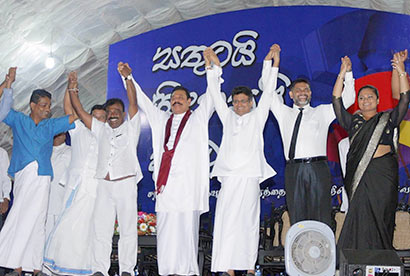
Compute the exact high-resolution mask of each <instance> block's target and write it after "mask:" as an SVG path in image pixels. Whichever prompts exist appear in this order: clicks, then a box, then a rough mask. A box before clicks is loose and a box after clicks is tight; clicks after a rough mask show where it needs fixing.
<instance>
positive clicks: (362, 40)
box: [107, 6, 410, 217]
mask: <svg viewBox="0 0 410 276" xmlns="http://www.w3.org/2000/svg"><path fill="white" fill-rule="evenodd" d="M408 29H410V17H409V16H406V15H398V14H392V13H384V12H378V11H370V10H362V9H352V8H338V7H325V6H320V7H319V6H318V7H315V6H304V7H298V6H293V7H269V8H259V9H251V10H243V11H238V12H230V13H224V14H217V15H212V16H206V17H202V18H199V19H194V20H188V21H184V22H181V23H178V24H174V25H172V26H168V27H164V28H161V29H158V30H154V31H150V32H147V33H144V34H141V35H138V36H135V37H132V38H129V39H126V40H123V41H120V42H118V43H115V44H113V45H111V46H110V54H109V65H108V83H107V98H112V97H119V98H122V99H123V100H124V101H125V102H127V99H126V93H125V90H124V88H123V85H122V81H121V78H120V75H119V74H118V71H117V63H118V62H120V61H123V62H128V63H129V64H130V66H131V67H132V69H133V76H134V78H135V80H136V81H137V82H138V83H139V84H140V86H141V87H142V89H143V90H144V92H145V93H146V94H147V95H148V96H149V97H150V98H151V99H152V100H153V102H154V103H155V104H156V105H157V106H158V107H160V108H161V109H163V110H170V106H169V99H170V91H171V90H172V88H173V87H174V86H176V85H180V84H181V85H183V86H185V87H187V88H188V89H189V90H190V91H191V96H193V101H192V108H193V109H195V108H196V106H197V102H198V98H199V97H201V95H202V94H203V93H204V92H205V90H206V77H205V71H204V70H205V68H204V60H203V58H202V51H203V50H204V49H205V47H206V46H211V47H212V48H213V49H214V50H215V52H216V53H217V54H218V56H219V59H220V60H221V62H222V67H223V78H224V80H225V82H224V84H223V87H222V90H223V91H224V92H225V94H226V95H227V101H228V102H231V98H230V92H231V90H232V88H233V87H235V86H237V85H246V86H249V87H251V88H252V91H253V93H254V95H255V96H256V99H257V100H258V99H259V96H260V93H261V83H260V77H261V70H262V63H263V59H264V57H265V55H266V53H267V52H268V50H269V48H270V46H271V45H272V44H273V43H278V44H280V45H281V48H282V52H281V64H280V74H279V80H278V86H277V92H278V93H280V94H282V95H283V96H284V101H285V102H286V103H287V104H289V105H291V103H292V101H291V100H290V98H289V95H288V93H287V89H286V88H287V86H288V85H289V84H290V82H291V80H293V79H295V78H298V77H306V78H308V79H310V80H311V87H312V106H316V105H318V104H321V103H330V102H331V93H332V88H333V84H334V81H335V80H336V77H337V74H338V72H339V68H340V58H341V57H342V56H345V55H348V56H350V58H351V59H352V62H353V72H354V76H355V78H356V79H357V81H359V80H360V79H361V78H364V77H365V76H367V75H374V76H375V77H374V78H373V79H376V80H377V86H378V88H379V90H380V91H381V94H382V98H381V101H384V98H385V99H386V100H385V101H384V102H388V104H387V106H385V107H384V108H391V107H392V106H393V105H394V103H395V102H394V101H393V100H392V99H391V88H390V74H389V72H390V71H391V66H390V59H391V57H392V53H394V52H395V51H398V50H401V49H405V48H406V47H408V46H409V45H410V35H409V32H408V31H407V30H408ZM367 80H368V78H367V79H366V81H367ZM370 82H371V80H370ZM383 97H384V98H383ZM142 115H143V114H142ZM142 117H143V118H142V130H141V137H140V143H139V147H138V157H139V160H140V163H141V167H142V170H143V174H144V178H143V180H142V181H141V182H140V183H139V198H138V200H139V205H140V207H141V209H142V210H144V211H148V212H153V211H154V200H155V194H154V184H153V181H152V171H153V162H152V146H151V132H150V128H149V125H148V123H147V120H146V119H145V118H144V116H142ZM209 131H210V133H209V137H210V141H209V150H210V157H211V164H210V167H212V165H213V161H214V160H215V156H216V154H217V152H218V146H219V145H220V142H221V136H222V126H221V123H220V121H219V119H218V117H217V115H216V114H214V115H213V116H212V118H211V120H210V123H209ZM409 135H410V134H409ZM264 136H265V155H266V158H267V161H268V163H269V164H270V165H271V166H272V167H273V168H274V169H275V170H276V172H277V175H276V176H275V177H273V178H271V179H269V180H267V181H265V182H264V183H262V184H261V197H262V217H263V216H264V215H265V214H267V213H269V212H270V208H271V206H272V203H273V204H274V206H276V207H279V206H281V205H283V204H285V191H284V166H285V159H284V156H283V148H282V141H281V138H280V133H279V128H278V124H277V122H276V120H275V118H274V117H273V115H272V114H271V115H270V116H269V118H268V121H267V123H266V127H265V132H264ZM345 136H346V133H345V132H344V131H343V130H341V128H340V127H339V126H338V125H337V124H335V123H334V124H333V125H332V126H331V128H330V130H329V138H328V157H329V165H330V168H331V172H332V175H333V188H332V195H333V196H334V202H333V203H334V204H335V205H337V204H339V202H340V192H341V190H340V187H341V186H342V185H343V184H342V177H341V171H340V166H339V163H338V162H339V161H338V160H339V158H338V152H337V143H338V142H339V141H340V140H341V139H342V138H343V137H345ZM401 149H402V150H403V152H406V153H405V156H407V153H410V151H409V149H410V148H409V147H408V146H406V145H401ZM193 154H195V153H193ZM408 166H409V164H408V161H406V160H404V161H403V162H402V164H401V165H400V168H401V169H400V173H401V177H400V179H401V186H402V189H401V191H400V195H399V198H400V199H403V200H406V201H407V197H408V193H409V189H408V188H406V185H408V184H407V182H406V181H407V179H408V177H409V176H407V175H406V174H405V173H406V172H405V168H406V167H408ZM210 169H211V168H210ZM187 173H189V172H187ZM219 188H220V184H219V183H218V181H217V180H216V179H212V180H211V191H210V203H211V211H213V209H214V206H215V199H216V196H217V193H218V190H219Z"/></svg>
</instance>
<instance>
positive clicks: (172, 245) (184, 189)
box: [120, 63, 214, 275]
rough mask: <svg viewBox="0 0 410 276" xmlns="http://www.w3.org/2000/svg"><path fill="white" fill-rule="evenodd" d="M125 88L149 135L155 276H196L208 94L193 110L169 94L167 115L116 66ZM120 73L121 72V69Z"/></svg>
mask: <svg viewBox="0 0 410 276" xmlns="http://www.w3.org/2000/svg"><path fill="white" fill-rule="evenodd" d="M120 65H122V66H123V68H124V70H123V71H121V74H122V76H123V77H124V78H125V80H126V83H125V85H126V87H127V88H129V87H130V85H131V84H133V85H132V87H133V89H135V90H136V94H137V98H138V107H139V108H140V110H142V112H144V113H145V115H146V116H147V120H148V122H149V124H150V126H151V131H152V147H153V151H154V175H153V178H154V181H155V183H156V191H157V196H156V204H155V210H156V212H157V255H158V271H159V274H160V275H173V274H177V275H199V267H198V242H199V216H200V215H201V214H202V213H204V212H208V210H209V153H208V120H209V118H210V117H211V115H212V113H213V110H214V109H213V103H212V99H211V98H210V95H209V93H205V94H204V95H203V96H202V97H201V98H200V101H199V106H198V108H196V109H195V110H194V111H191V110H190V104H191V97H190V95H189V92H188V90H187V89H186V88H184V87H182V86H177V87H175V88H174V89H173V92H172V95H171V102H170V104H171V111H172V114H169V113H167V112H165V111H162V110H161V109H159V108H158V107H156V106H154V104H153V103H152V102H151V100H150V99H149V98H148V97H147V96H146V95H145V94H144V92H143V91H142V90H141V88H140V87H139V85H138V84H137V83H136V82H135V81H134V79H133V78H132V75H131V68H130V67H129V66H128V64H123V63H120ZM125 69H126V70H125Z"/></svg>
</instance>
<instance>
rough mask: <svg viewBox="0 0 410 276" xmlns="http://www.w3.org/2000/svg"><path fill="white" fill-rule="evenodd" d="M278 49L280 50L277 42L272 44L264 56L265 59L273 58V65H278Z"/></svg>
mask: <svg viewBox="0 0 410 276" xmlns="http://www.w3.org/2000/svg"><path fill="white" fill-rule="evenodd" d="M280 51H281V49H280V46H279V44H273V45H272V46H271V47H270V49H269V52H268V54H267V55H266V57H265V60H271V59H273V67H279V62H280Z"/></svg>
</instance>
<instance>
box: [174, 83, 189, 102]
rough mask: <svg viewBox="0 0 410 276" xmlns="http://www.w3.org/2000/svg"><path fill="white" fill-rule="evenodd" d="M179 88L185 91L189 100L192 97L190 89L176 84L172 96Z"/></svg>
mask: <svg viewBox="0 0 410 276" xmlns="http://www.w3.org/2000/svg"><path fill="white" fill-rule="evenodd" d="M177 90H182V91H185V94H186V98H187V100H188V99H190V98H191V95H190V94H189V91H188V89H186V88H185V87H183V86H181V85H178V86H175V87H174V89H172V93H171V97H172V95H173V94H174V92H175V91H177Z"/></svg>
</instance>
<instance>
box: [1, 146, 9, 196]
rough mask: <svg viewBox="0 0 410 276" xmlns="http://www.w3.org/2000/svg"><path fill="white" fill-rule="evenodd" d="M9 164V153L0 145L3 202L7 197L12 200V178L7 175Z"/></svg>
mask: <svg viewBox="0 0 410 276" xmlns="http://www.w3.org/2000/svg"><path fill="white" fill-rule="evenodd" d="M9 165H10V160H9V155H8V154H7V151H5V150H4V149H3V148H1V147H0V202H3V200H4V199H5V198H7V199H8V200H10V192H11V180H10V178H9V176H8V175H7V169H8V168H9Z"/></svg>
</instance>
